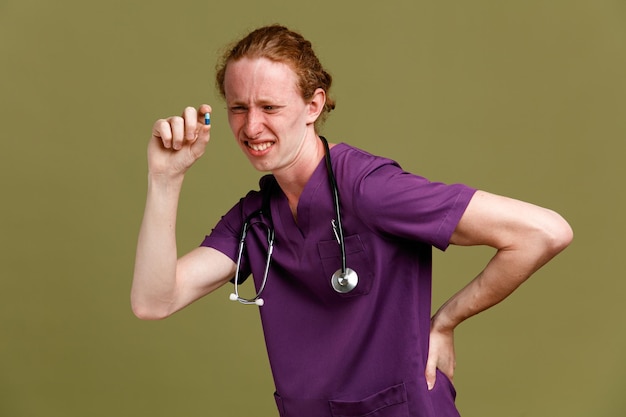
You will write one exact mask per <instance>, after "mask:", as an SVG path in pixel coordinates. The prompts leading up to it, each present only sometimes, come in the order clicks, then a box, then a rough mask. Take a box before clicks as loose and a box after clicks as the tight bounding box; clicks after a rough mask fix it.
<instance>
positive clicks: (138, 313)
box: [130, 296, 171, 320]
mask: <svg viewBox="0 0 626 417" xmlns="http://www.w3.org/2000/svg"><path fill="white" fill-rule="evenodd" d="M130 307H131V310H132V312H133V314H134V315H135V317H137V318H138V319H140V320H163V319H165V318H167V317H169V316H170V315H171V313H170V312H169V311H167V310H165V309H162V308H156V307H154V306H151V305H150V304H149V303H146V302H142V301H140V300H137V299H135V298H134V297H132V296H131V301H130Z"/></svg>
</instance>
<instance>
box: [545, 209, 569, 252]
mask: <svg viewBox="0 0 626 417" xmlns="http://www.w3.org/2000/svg"><path fill="white" fill-rule="evenodd" d="M543 231H544V233H545V236H546V239H545V241H546V247H547V250H548V252H549V253H550V254H551V255H552V256H555V255H557V254H558V253H559V252H561V251H563V250H564V249H565V248H567V247H568V246H569V245H570V243H572V240H573V239H574V231H573V229H572V227H571V226H570V225H569V223H568V222H567V221H566V220H565V219H564V218H563V217H561V216H560V215H559V214H557V213H555V212H552V219H551V221H550V222H549V224H547V225H545V227H544V228H543Z"/></svg>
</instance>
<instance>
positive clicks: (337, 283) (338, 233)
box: [229, 136, 359, 307]
mask: <svg viewBox="0 0 626 417" xmlns="http://www.w3.org/2000/svg"><path fill="white" fill-rule="evenodd" d="M319 138H320V140H321V141H322V143H323V144H324V160H325V163H326V171H327V173H328V181H329V183H330V189H331V192H332V197H333V205H334V209H335V216H336V218H335V219H332V220H331V222H330V223H331V226H332V229H333V233H334V235H335V238H336V239H337V243H338V244H339V248H340V251H341V268H340V269H338V270H337V271H336V272H335V273H334V274H333V275H332V276H331V278H330V283H331V286H332V287H333V289H334V290H335V291H336V292H338V293H342V294H345V293H348V292H350V291H352V290H353V289H354V288H355V287H356V286H357V284H358V282H359V276H358V275H357V273H356V272H355V271H354V270H353V269H351V268H348V267H347V266H346V245H345V241H344V233H343V223H342V219H341V207H340V200H339V190H338V187H337V180H336V178H335V173H334V171H333V167H332V161H331V158H330V147H329V146H328V141H327V140H326V138H325V137H324V136H320V137H319ZM270 195H271V189H270V190H268V191H267V192H266V193H265V195H264V196H263V203H262V205H261V209H259V210H257V211H255V212H253V213H252V214H250V215H249V216H248V217H247V218H246V220H245V221H244V223H243V226H242V227H241V234H240V239H239V249H238V251H237V269H236V271H235V278H234V280H233V281H234V282H233V284H234V287H235V292H234V293H231V294H230V296H229V298H230V299H231V300H232V301H239V302H240V303H241V304H247V305H250V304H255V305H258V306H259V307H260V306H262V305H263V304H264V303H265V301H264V300H263V298H261V295H262V293H263V290H264V289H265V285H266V284H267V276H268V274H269V269H270V263H271V260H272V252H273V251H274V237H275V234H274V227H273V224H272V214H271V210H270V204H269V199H270ZM256 216H260V217H263V216H264V217H265V218H266V219H267V220H268V221H269V222H268V223H269V224H266V223H264V222H258V223H260V224H262V225H263V227H265V228H266V229H267V243H268V247H267V258H266V261H265V269H264V272H263V280H262V281H261V286H260V287H259V290H258V291H257V292H256V295H255V296H254V297H252V298H244V297H241V296H240V295H239V282H240V277H239V275H240V269H241V268H240V267H241V258H242V256H243V251H244V247H245V240H246V235H247V234H248V230H249V229H250V227H251V225H252V224H254V223H252V219H253V218H254V217H256Z"/></svg>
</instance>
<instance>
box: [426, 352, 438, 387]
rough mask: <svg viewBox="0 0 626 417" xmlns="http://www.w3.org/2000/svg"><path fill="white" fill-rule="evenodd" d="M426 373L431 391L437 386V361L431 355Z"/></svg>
mask: <svg viewBox="0 0 626 417" xmlns="http://www.w3.org/2000/svg"><path fill="white" fill-rule="evenodd" d="M424 375H425V376H426V385H427V386H428V391H430V390H432V389H433V388H434V387H435V380H436V379H437V361H435V360H434V359H431V358H430V357H429V358H428V361H427V362H426V371H425V372H424Z"/></svg>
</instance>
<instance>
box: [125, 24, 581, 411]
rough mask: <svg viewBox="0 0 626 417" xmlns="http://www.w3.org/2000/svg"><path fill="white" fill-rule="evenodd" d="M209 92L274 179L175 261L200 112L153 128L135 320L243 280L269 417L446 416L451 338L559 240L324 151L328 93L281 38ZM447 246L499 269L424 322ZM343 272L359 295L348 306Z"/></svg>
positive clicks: (241, 52)
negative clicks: (264, 356)
mask: <svg viewBox="0 0 626 417" xmlns="http://www.w3.org/2000/svg"><path fill="white" fill-rule="evenodd" d="M217 83H218V86H219V89H220V91H221V93H222V95H223V97H224V99H225V100H226V104H227V109H228V120H229V124H230V127H231V130H232V132H233V135H234V137H235V140H236V143H237V144H238V145H239V147H240V148H241V150H242V152H243V153H244V154H245V155H246V156H247V158H248V159H249V161H250V163H251V164H252V165H253V166H254V167H255V168H257V169H258V170H259V171H264V172H270V173H271V175H269V176H266V177H264V178H263V179H262V180H261V189H260V191H254V192H250V193H249V194H248V195H247V196H246V197H245V198H243V199H242V200H241V201H240V202H239V203H238V204H236V205H235V206H234V207H233V209H231V210H230V211H229V212H228V213H227V214H226V215H225V216H224V217H223V218H222V220H221V221H220V222H219V223H218V225H217V226H216V227H215V229H214V230H213V231H212V233H211V234H210V235H209V236H207V237H206V239H205V240H204V242H203V243H202V245H201V246H200V247H198V248H196V249H194V250H192V251H191V252H190V253H188V254H186V255H184V256H183V257H181V258H180V259H177V250H176V235H175V225H176V210H177V204H178V197H179V193H180V189H181V186H182V183H183V178H184V175H185V172H186V171H187V170H188V168H189V167H191V166H192V165H193V163H194V162H195V161H196V160H197V159H198V158H200V156H201V155H202V154H203V153H204V152H205V150H206V145H207V143H208V141H209V137H210V125H207V124H204V123H203V121H204V117H205V116H204V115H205V114H207V113H210V112H211V107H210V106H209V105H202V106H200V107H199V108H198V109H195V108H192V107H188V108H186V109H185V110H184V113H183V115H182V116H181V117H170V118H168V119H161V120H158V121H157V122H156V123H155V124H154V127H153V132H152V138H151V140H150V143H149V146H148V168H149V177H148V180H149V181H148V195H147V202H146V209H145V214H144V219H143V222H142V226H141V230H140V234H139V242H138V247H137V257H136V266H135V275H134V279H133V287H132V291H131V302H132V307H133V311H134V312H135V314H136V315H137V316H138V317H140V318H144V319H161V318H164V317H167V316H169V315H171V314H173V313H174V312H176V311H178V310H180V309H182V308H184V307H185V306H187V305H188V304H190V303H192V302H194V301H195V300H197V299H199V298H201V297H203V296H204V295H206V294H208V293H210V292H212V291H213V290H215V289H217V288H219V287H220V286H222V285H224V284H226V283H227V282H228V281H229V280H231V279H233V277H234V276H235V275H238V276H239V277H240V278H239V280H241V279H242V278H245V277H246V276H247V275H249V274H250V273H252V275H253V277H254V280H255V286H256V288H257V291H260V292H262V293H263V294H262V295H263V300H264V305H263V306H262V307H260V311H261V319H262V323H263V328H264V332H265V338H266V342H267V349H268V355H269V359H270V364H271V368H272V372H273V375H274V380H275V383H276V402H277V406H278V409H279V412H280V415H281V416H283V417H286V416H297V417H307V416H315V417H323V416H361V415H376V416H458V411H457V410H456V407H455V406H454V398H455V391H454V387H453V386H452V383H451V381H452V378H453V374H454V367H455V356H454V344H453V332H454V329H455V327H456V326H457V325H458V324H459V323H461V322H462V321H463V320H465V319H467V318H468V317H470V316H472V315H475V314H477V313H479V312H481V311H483V310H485V309H487V308H489V307H491V306H493V305H494V304H496V303H498V302H500V301H501V300H503V299H504V298H505V297H507V296H508V295H510V294H511V293H512V292H513V291H514V290H515V289H516V288H517V287H518V286H519V285H520V284H522V283H523V282H524V281H525V280H526V279H527V278H528V277H529V276H530V275H531V274H532V273H533V272H535V271H536V270H537V269H538V268H540V267H541V266H542V265H544V264H545V263H546V262H548V261H549V260H550V259H551V258H552V257H554V256H555V255H556V254H558V253H559V252H560V251H561V250H563V249H564V248H565V247H566V246H567V245H568V244H569V243H570V241H571V239H572V231H571V229H570V227H569V225H568V224H567V222H565V220H563V219H562V218H561V217H560V216H559V215H558V214H556V213H554V212H553V211H550V210H547V209H544V208H540V207H537V206H535V205H532V204H528V203H524V202H521V201H517V200H513V199H509V198H506V197H501V196H496V195H493V194H490V193H487V192H484V191H477V190H474V189H472V188H470V187H467V186H465V185H461V184H454V185H445V184H440V183H433V182H430V181H428V180H426V179H424V178H422V177H419V176H416V175H413V174H409V173H407V172H404V171H403V170H402V169H401V168H400V167H399V166H398V165H397V164H396V163H395V162H393V161H390V160H388V159H385V158H380V157H376V156H373V155H370V154H368V153H366V152H364V151H361V150H359V149H356V148H353V147H351V146H349V145H347V144H345V143H340V144H336V145H334V144H330V145H328V144H327V143H326V140H325V139H324V138H322V137H320V136H319V135H318V130H317V124H318V123H320V120H322V119H323V118H324V117H325V116H326V115H327V114H328V112H330V111H331V110H332V109H333V108H334V102H333V101H332V99H331V98H330V97H329V95H328V93H329V90H330V86H331V83H332V78H331V77H330V75H329V74H328V73H327V72H326V71H325V70H324V69H323V67H322V66H321V64H320V63H319V60H318V59H317V57H316V56H315V54H314V52H313V50H312V47H311V44H310V42H308V41H307V40H306V39H304V38H303V37H302V36H301V35H299V34H297V33H295V32H292V31H290V30H288V29H287V28H284V27H281V26H268V27H264V28H260V29H257V30H255V31H253V32H251V33H250V34H248V35H247V36H246V37H244V38H243V39H242V40H241V41H239V42H238V43H237V44H236V45H235V46H234V47H233V48H232V49H231V50H229V51H228V53H227V54H226V55H225V57H224V60H223V62H222V66H221V67H220V71H219V72H218V76H217ZM326 146H328V148H329V150H327V148H326ZM331 157H332V159H331ZM327 158H328V159H327ZM335 195H336V196H337V197H338V203H337V204H335V199H334V197H335ZM338 223H340V224H339V225H338ZM242 229H245V230H247V233H248V235H247V236H246V237H245V239H241V236H242V234H241V231H242ZM344 232H345V236H344ZM268 236H270V237H271V236H274V239H269V240H270V241H275V244H274V249H273V252H272V250H271V249H270V248H268ZM240 240H244V241H245V244H246V246H245V250H244V248H243V247H242V246H240ZM338 243H339V244H338ZM449 244H455V245H488V246H491V247H494V248H495V249H496V250H497V251H496V254H495V255H494V257H493V258H492V259H491V260H490V261H489V263H488V264H487V266H486V267H485V269H484V270H483V271H482V272H481V273H480V274H479V275H478V276H477V277H475V278H474V279H473V280H472V281H471V282H470V283H469V284H468V285H467V286H466V287H465V288H463V289H461V290H460V291H459V292H458V293H457V294H455V295H454V296H453V297H451V298H450V299H449V300H448V301H447V302H446V303H445V304H444V305H443V306H441V308H439V310H438V311H437V313H436V314H435V315H434V316H433V317H432V319H431V317H430V312H431V305H430V290H431V268H430V267H431V247H432V246H435V247H437V248H439V249H442V250H443V249H445V248H446V247H447V246H448V245H449ZM268 251H269V252H270V255H271V256H268ZM346 265H347V267H349V269H348V268H346ZM353 270H354V271H355V274H356V276H358V280H356V281H355V283H354V285H352V284H351V285H350V286H349V290H344V288H342V287H341V285H343V284H341V282H342V278H343V277H344V276H347V275H346V274H347V273H348V272H349V271H353ZM337 274H338V275H337ZM331 277H332V279H331ZM338 277H339V278H338ZM338 283H339V284H338ZM352 287H354V288H352ZM234 298H235V299H240V300H241V298H240V297H237V296H235V297H234ZM256 298H260V294H259V296H258V297H255V299H256ZM242 301H243V300H242ZM258 304H261V303H258ZM374 413H376V414H374Z"/></svg>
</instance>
